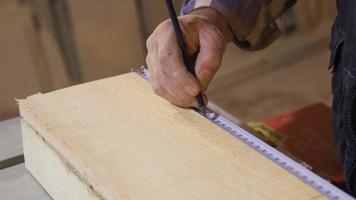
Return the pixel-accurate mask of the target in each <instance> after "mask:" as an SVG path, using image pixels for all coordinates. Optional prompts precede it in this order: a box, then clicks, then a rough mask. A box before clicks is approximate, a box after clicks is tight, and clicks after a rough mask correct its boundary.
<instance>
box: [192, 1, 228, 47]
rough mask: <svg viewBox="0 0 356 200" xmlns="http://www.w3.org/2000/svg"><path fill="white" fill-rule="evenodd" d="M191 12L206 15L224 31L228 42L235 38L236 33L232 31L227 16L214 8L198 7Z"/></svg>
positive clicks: (205, 16) (223, 33) (214, 24)
mask: <svg viewBox="0 0 356 200" xmlns="http://www.w3.org/2000/svg"><path fill="white" fill-rule="evenodd" d="M189 14H192V15H198V16H201V17H204V18H205V19H207V20H208V21H209V22H210V23H211V24H212V25H213V26H215V27H216V28H217V29H218V30H219V31H220V32H221V33H222V35H223V36H224V39H225V40H226V41H227V42H229V41H232V40H233V38H234V35H233V33H232V30H231V28H230V26H229V24H228V23H227V21H226V20H225V18H224V17H223V16H222V15H220V13H218V12H217V11H216V10H214V9H213V8H209V7H203V8H198V9H195V10H193V11H192V12H190V13H189Z"/></svg>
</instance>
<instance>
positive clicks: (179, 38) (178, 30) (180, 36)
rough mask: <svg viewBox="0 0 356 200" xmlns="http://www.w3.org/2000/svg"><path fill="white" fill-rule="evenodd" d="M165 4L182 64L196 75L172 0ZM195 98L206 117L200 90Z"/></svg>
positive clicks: (193, 58) (193, 57) (199, 109)
mask: <svg viewBox="0 0 356 200" xmlns="http://www.w3.org/2000/svg"><path fill="white" fill-rule="evenodd" d="M166 4H167V8H168V12H169V16H170V18H171V21H172V24H173V27H174V32H175V34H176V38H177V42H178V45H179V48H180V50H181V52H182V56H183V61H184V64H185V65H186V66H187V69H188V71H189V72H190V73H191V74H193V76H194V77H197V76H196V74H195V61H196V55H192V56H190V55H189V53H188V50H187V47H186V45H185V41H184V37H183V33H182V30H181V28H180V26H179V23H178V19H177V15H176V12H175V9H174V6H173V3H172V1H171V0H166ZM195 98H196V100H197V102H198V111H199V112H200V113H201V114H202V115H204V116H205V117H206V108H205V103H204V98H203V95H202V92H201V91H200V92H199V94H198V95H197V96H196V97H195Z"/></svg>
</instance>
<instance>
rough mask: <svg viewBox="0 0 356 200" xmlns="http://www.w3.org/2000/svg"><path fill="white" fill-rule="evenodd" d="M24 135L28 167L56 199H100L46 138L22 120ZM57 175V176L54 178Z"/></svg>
mask: <svg viewBox="0 0 356 200" xmlns="http://www.w3.org/2000/svg"><path fill="white" fill-rule="evenodd" d="M22 136H23V138H24V149H25V151H26V157H25V159H26V168H27V169H29V171H31V173H32V174H33V175H34V176H35V177H36V179H37V180H38V181H39V182H40V183H41V184H42V186H44V187H45V188H46V190H47V192H48V193H49V194H50V195H51V197H53V198H54V199H83V200H84V199H85V200H99V199H98V198H97V196H96V195H95V194H94V193H93V192H91V189H90V187H89V186H87V185H86V184H85V183H84V182H82V181H80V179H79V178H78V176H76V175H75V172H74V171H73V170H71V169H70V168H68V167H66V163H65V162H63V161H62V160H61V159H60V155H58V154H57V153H56V152H55V151H54V150H53V149H52V148H50V147H49V146H48V145H46V142H45V140H44V139H43V138H42V137H41V136H39V135H37V134H36V131H35V130H33V129H32V128H31V127H30V126H29V125H28V124H27V123H26V122H22ZM54 177H55V178H54Z"/></svg>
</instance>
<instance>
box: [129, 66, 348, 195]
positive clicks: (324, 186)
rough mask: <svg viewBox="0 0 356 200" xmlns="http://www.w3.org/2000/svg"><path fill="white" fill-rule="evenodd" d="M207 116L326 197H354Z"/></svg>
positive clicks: (246, 134) (145, 72)
mask: <svg viewBox="0 0 356 200" xmlns="http://www.w3.org/2000/svg"><path fill="white" fill-rule="evenodd" d="M133 71H136V72H137V73H139V74H140V75H141V76H142V77H143V78H144V79H146V80H149V73H148V70H147V69H146V68H145V67H141V68H136V69H133ZM207 118H208V119H209V120H210V121H211V122H213V123H214V124H216V125H217V126H219V127H220V128H222V129H224V130H225V131H227V132H228V133H230V134H231V135H233V136H234V137H235V138H237V139H239V140H240V141H242V142H244V143H245V144H247V145H248V146H250V147H251V148H253V149H254V150H256V151H257V152H259V153H260V154H262V155H264V156H266V157H267V158H268V159H270V160H271V161H273V162H274V163H276V164H278V165H279V166H281V167H282V168H284V169H285V170H287V171H288V172H289V173H291V174H293V175H295V176H296V177H297V178H299V179H300V180H301V181H303V182H304V183H306V184H308V185H309V186H311V187H313V188H314V189H315V190H317V191H319V192H320V193H321V194H322V195H324V196H325V197H326V198H328V199H331V200H348V199H350V200H351V199H354V198H353V197H351V196H350V195H349V194H347V193H346V192H344V191H342V190H341V189H339V188H337V187H336V186H334V185H333V184H331V183H330V182H328V181H327V180H325V179H323V178H321V177H320V176H318V175H317V174H315V173H314V172H312V171H310V170H309V169H307V168H306V167H305V166H303V165H301V164H299V163H298V162H296V161H295V160H293V159H291V158H289V157H288V156H286V155H285V154H283V153H281V152H280V151H278V150H277V149H275V148H273V147H271V146H270V145H268V144H267V143H265V142H263V141H262V140H260V139H259V138H257V137H256V136H254V135H252V134H251V133H249V132H247V131H246V130H244V129H242V128H241V127H239V126H238V125H236V124H234V123H233V122H231V121H229V120H228V119H226V118H224V117H223V116H221V115H219V114H218V113H216V112H214V111H213V110H211V109H209V110H208V112H207ZM296 189H297V188H296Z"/></svg>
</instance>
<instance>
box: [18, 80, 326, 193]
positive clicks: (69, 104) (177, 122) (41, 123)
mask: <svg viewBox="0 0 356 200" xmlns="http://www.w3.org/2000/svg"><path fill="white" fill-rule="evenodd" d="M20 113H21V116H22V117H23V118H24V120H25V122H26V123H27V124H29V126H30V127H32V128H31V129H30V128H28V127H27V126H26V125H24V126H23V127H24V129H23V134H24V135H25V137H24V144H25V148H24V152H25V160H26V163H28V164H27V166H28V169H29V170H30V171H31V172H32V173H33V174H34V176H35V177H36V178H37V179H38V180H39V182H40V183H41V184H42V185H43V186H44V187H45V188H46V190H47V191H49V193H50V194H51V195H52V194H53V193H55V192H57V193H58V192H59V193H63V192H64V191H68V190H70V191H71V192H70V193H68V192H65V193H66V194H68V195H74V196H68V197H70V198H71V199H73V198H74V197H76V198H74V199H86V198H84V197H81V196H75V195H79V193H80V194H83V195H86V194H87V193H88V188H89V191H92V193H93V194H95V195H96V197H97V198H98V199H108V200H114V199H273V200H276V199H277V200H278V199H283V200H284V199H291V200H293V199H298V200H299V199H306V200H309V199H310V200H311V199H315V198H320V197H321V194H320V193H318V192H317V191H315V190H314V189H312V188H311V187H309V186H308V185H306V184H304V183H303V182H301V181H300V180H299V179H297V178H296V177H295V176H293V175H292V174H290V173H288V172H287V171H285V170H284V169H282V168H280V167H279V166H278V165H276V164H275V163H273V162H272V161H270V160H268V159H267V158H266V157H264V156H263V155H261V154H259V153H258V152H256V151H255V150H253V149H251V148H250V147H249V146H247V145H246V144H244V143H242V142H241V141H239V140H237V139H236V138H234V137H233V136H231V135H230V134H229V133H227V132H225V131H224V130H222V129H221V128H219V127H218V126H216V125H215V124H213V123H211V122H210V121H209V120H207V119H206V118H204V117H202V116H201V115H199V114H198V113H196V112H194V111H191V110H188V109H182V108H178V107H176V106H173V105H171V104H169V103H168V102H166V101H164V100H163V99H161V98H160V97H158V96H156V95H155V94H154V93H153V92H152V90H151V88H150V85H149V83H148V82H146V81H145V80H143V79H142V78H141V77H139V76H138V75H137V74H136V73H129V74H125V75H121V76H116V77H112V78H107V79H104V80H100V81H94V82H90V83H86V84H82V85H77V86H73V87H70V88H66V89H62V90H58V91H54V92H51V93H48V94H36V95H33V96H30V97H28V98H27V99H26V100H21V101H20ZM26 123H24V124H26ZM36 132H37V133H36ZM31 134H32V135H31ZM35 134H37V135H38V137H39V138H42V140H43V141H44V143H43V142H42V143H41V144H42V145H39V144H38V143H39V141H40V140H38V139H37V142H36V141H35V140H33V141H31V139H30V137H26V135H31V138H34V137H32V136H33V135H35ZM43 144H45V145H43ZM40 146H42V147H43V148H42V147H40ZM37 147H39V148H37ZM36 148H37V149H36ZM46 148H47V149H52V150H51V151H52V153H51V154H52V157H56V158H57V161H54V160H55V159H54V160H53V159H52V158H50V157H51V156H47V155H46V153H44V152H45V150H44V149H46ZM48 151H49V150H48ZM53 152H56V153H53ZM39 155H41V156H42V157H41V159H37V160H42V164H37V165H31V163H35V162H34V161H35V160H36V158H35V157H36V156H39ZM47 158H48V159H47ZM59 159H60V160H61V162H58V160H59ZM48 163H51V167H49V164H48ZM56 163H57V164H56ZM59 163H61V164H59ZM59 165H62V167H60V166H59ZM46 166H47V167H46ZM59 168H62V170H57V169H59ZM63 168H65V169H67V170H63ZM68 171H69V172H68ZM66 173H67V174H66ZM68 173H69V174H72V175H73V176H74V175H75V176H76V177H77V179H78V180H79V182H80V183H79V182H78V181H73V182H70V181H64V182H61V181H59V180H62V177H64V176H67V175H68ZM72 175H71V176H72ZM73 179H75V178H73ZM43 180H46V181H47V182H46V181H43ZM50 180H51V181H50ZM63 185H65V186H63ZM79 185H81V186H80V187H79ZM62 187H65V188H66V189H62ZM73 188H75V189H73ZM51 191H52V192H51ZM52 196H53V197H54V199H61V198H60V197H56V196H54V195H52ZM79 197H81V198H79ZM94 199H95V198H94Z"/></svg>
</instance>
